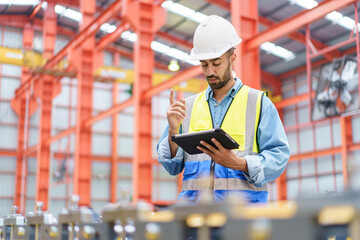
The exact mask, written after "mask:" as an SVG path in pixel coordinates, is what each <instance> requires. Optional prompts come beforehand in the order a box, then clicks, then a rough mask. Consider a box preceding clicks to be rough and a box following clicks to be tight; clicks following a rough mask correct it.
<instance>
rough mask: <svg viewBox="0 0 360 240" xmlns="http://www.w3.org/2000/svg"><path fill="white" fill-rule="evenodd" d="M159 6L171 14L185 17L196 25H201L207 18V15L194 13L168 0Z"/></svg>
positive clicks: (192, 10)
mask: <svg viewBox="0 0 360 240" xmlns="http://www.w3.org/2000/svg"><path fill="white" fill-rule="evenodd" d="M161 6H162V7H163V8H165V9H167V10H168V11H170V12H173V13H175V14H177V15H179V16H182V17H185V18H187V19H189V20H192V21H194V22H197V23H201V22H202V21H203V20H204V19H205V18H206V17H207V15H205V14H203V13H201V12H196V11H195V10H194V9H191V8H188V7H186V6H184V5H181V4H179V3H174V2H173V1H170V0H167V1H165V2H163V3H162V4H161Z"/></svg>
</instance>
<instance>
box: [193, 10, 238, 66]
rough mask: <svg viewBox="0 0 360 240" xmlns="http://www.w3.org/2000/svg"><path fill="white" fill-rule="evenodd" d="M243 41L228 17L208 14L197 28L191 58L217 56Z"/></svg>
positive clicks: (201, 58)
mask: <svg viewBox="0 0 360 240" xmlns="http://www.w3.org/2000/svg"><path fill="white" fill-rule="evenodd" d="M240 42H241V39H240V38H239V36H238V35H237V33H236V30H235V28H234V27H233V25H232V24H231V23H230V22H229V21H228V20H226V19H224V18H222V17H219V16H216V15H211V16H208V17H207V18H206V19H205V20H204V21H203V22H202V23H200V24H199V26H198V27H197V28H196V30H195V34H194V41H193V44H194V47H193V49H191V53H190V59H192V60H204V59H212V58H217V57H220V56H221V55H223V54H224V53H225V52H226V51H227V50H229V49H230V48H233V47H235V46H236V45H238V44H239V43H240Z"/></svg>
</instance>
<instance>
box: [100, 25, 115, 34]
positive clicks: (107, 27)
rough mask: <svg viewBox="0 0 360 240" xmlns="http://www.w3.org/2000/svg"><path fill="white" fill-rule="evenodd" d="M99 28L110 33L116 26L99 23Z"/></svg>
mask: <svg viewBox="0 0 360 240" xmlns="http://www.w3.org/2000/svg"><path fill="white" fill-rule="evenodd" d="M100 30H102V31H104V32H107V33H112V32H114V31H115V30H116V26H115V25H112V24H109V23H104V24H103V25H101V27H100Z"/></svg>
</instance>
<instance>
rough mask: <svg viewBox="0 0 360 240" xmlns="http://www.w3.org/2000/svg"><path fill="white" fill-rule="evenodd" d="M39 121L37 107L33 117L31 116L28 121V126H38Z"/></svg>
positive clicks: (38, 109)
mask: <svg viewBox="0 0 360 240" xmlns="http://www.w3.org/2000/svg"><path fill="white" fill-rule="evenodd" d="M39 119H40V108H39V107H38V108H37V109H36V111H35V112H34V114H33V115H31V117H30V119H29V124H30V125H34V126H38V125H39Z"/></svg>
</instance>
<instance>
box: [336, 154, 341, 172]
mask: <svg viewBox="0 0 360 240" xmlns="http://www.w3.org/2000/svg"><path fill="white" fill-rule="evenodd" d="M335 170H336V171H342V159H341V154H336V155H335Z"/></svg>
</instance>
